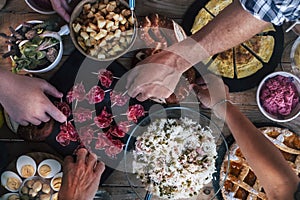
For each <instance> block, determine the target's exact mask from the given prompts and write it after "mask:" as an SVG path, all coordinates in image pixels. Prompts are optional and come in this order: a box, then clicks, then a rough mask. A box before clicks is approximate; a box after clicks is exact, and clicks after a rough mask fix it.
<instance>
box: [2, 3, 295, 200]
mask: <svg viewBox="0 0 300 200" xmlns="http://www.w3.org/2000/svg"><path fill="white" fill-rule="evenodd" d="M193 1H194V0H147V1H140V0H137V1H136V14H137V16H139V17H142V16H145V15H147V14H149V13H152V12H157V13H160V14H162V15H165V16H168V17H170V18H172V19H174V20H176V21H177V22H179V23H180V22H181V21H182V18H183V14H184V13H185V12H186V10H187V8H188V7H189V6H190V5H191V4H192V3H193ZM50 17H56V18H57V19H58V20H60V18H59V17H58V16H57V15H41V14H38V13H36V12H34V11H32V10H31V9H30V8H29V7H28V6H27V5H26V4H25V1H22V0H21V1H20V0H8V1H7V4H6V6H5V7H4V8H3V9H2V10H0V32H4V33H9V32H8V27H9V26H12V27H16V26H17V25H19V24H20V23H22V22H24V21H27V20H33V19H38V20H45V19H48V18H50ZM286 26H287V25H284V28H285V27H286ZM295 39H296V35H295V34H294V33H293V32H290V33H285V34H284V44H285V45H284V46H285V47H286V46H287V49H286V51H284V54H283V57H282V66H280V65H279V66H278V67H277V69H276V70H281V69H282V67H287V66H289V65H290V60H289V53H288V52H289V49H288V48H290V46H291V45H290V44H291V42H292V41H294V40H295ZM63 42H64V56H63V59H62V62H61V63H63V62H64V61H65V60H66V59H67V58H68V56H69V55H70V53H71V52H72V51H73V50H74V46H73V44H72V43H71V41H70V38H69V37H64V38H63ZM6 51H7V45H6V44H5V43H4V40H3V39H2V38H0V56H2V54H3V53H5V52H6ZM129 60H130V58H128V57H122V58H119V59H118V61H119V62H120V63H122V64H123V65H124V66H128V65H129V63H130V62H129ZM0 66H1V67H4V68H7V69H10V67H11V63H10V60H9V59H5V60H4V59H2V58H0ZM54 72H55V70H54ZM54 72H51V73H47V74H42V75H41V77H44V78H48V77H51V75H52V74H53V73H54ZM255 93H256V88H253V89H250V90H247V91H244V92H237V93H231V94H230V96H231V99H232V101H233V102H234V103H235V104H236V105H237V106H238V107H239V108H240V109H241V111H242V112H243V113H244V114H245V115H246V116H247V117H249V119H250V120H251V121H252V122H254V123H270V122H271V121H269V120H268V119H267V118H266V117H264V116H263V115H262V114H261V113H260V111H259V110H258V107H257V104H256V100H255ZM0 95H1V94H0ZM207 112H209V111H207ZM299 124H300V117H298V118H297V119H295V120H293V121H292V122H289V123H284V124H281V125H283V126H285V127H287V128H290V129H292V130H294V131H295V132H296V133H298V134H300V129H299ZM0 132H1V134H0V139H7V141H5V142H1V143H0V145H1V146H3V145H4V146H5V147H6V152H5V157H6V158H7V162H11V161H12V160H13V159H14V158H15V157H16V156H18V155H21V154H24V153H28V152H35V151H43V152H48V153H52V154H56V155H57V152H56V151H55V150H54V149H52V148H51V147H50V146H49V145H47V144H45V143H30V142H22V141H19V142H18V141H15V139H18V138H17V136H16V135H15V134H14V133H12V132H11V131H10V130H9V129H8V128H7V127H6V126H4V127H3V128H1V129H0ZM223 133H224V134H225V135H229V134H230V132H229V131H228V128H227V127H226V126H225V127H223ZM1 153H2V154H3V151H1ZM58 156H59V155H58ZM209 189H211V188H209ZM100 190H102V191H105V192H107V194H109V196H110V198H111V199H116V200H126V199H128V200H132V199H137V197H136V195H135V194H134V192H133V191H132V189H131V187H130V186H129V184H128V182H127V179H126V177H125V175H124V173H122V172H118V171H115V172H114V173H113V174H112V175H111V176H110V177H109V178H108V179H107V180H106V181H105V183H104V184H103V186H102V187H101V188H100ZM141 190H142V189H141ZM203 195H204V196H205V194H203ZM110 198H108V197H107V198H103V199H110ZM199 199H202V198H200V197H199Z"/></svg>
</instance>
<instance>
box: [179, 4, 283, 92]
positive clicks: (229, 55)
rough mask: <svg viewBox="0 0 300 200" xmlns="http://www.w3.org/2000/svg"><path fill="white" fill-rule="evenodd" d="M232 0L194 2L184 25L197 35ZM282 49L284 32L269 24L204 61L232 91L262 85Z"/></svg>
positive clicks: (185, 17) (278, 60) (189, 33)
mask: <svg viewBox="0 0 300 200" xmlns="http://www.w3.org/2000/svg"><path fill="white" fill-rule="evenodd" d="M232 2H233V1H232V0H226V1H216V0H210V1H208V0H206V1H195V2H194V3H193V4H192V5H191V6H190V8H189V9H188V10H187V12H186V14H185V16H184V20H183V22H182V27H183V29H184V30H185V32H186V33H187V35H191V34H195V33H196V32H197V31H199V30H200V29H202V28H203V27H204V26H205V25H206V24H208V23H209V22H210V21H211V20H213V19H214V17H215V16H217V15H218V14H219V13H220V12H221V11H222V10H223V9H224V8H226V7H227V6H228V5H230V4H231V3H232ZM282 52H283V31H282V28H281V27H277V26H273V25H270V26H269V27H267V28H266V29H265V30H263V31H262V32H261V33H259V34H256V35H255V36H254V37H252V38H251V39H250V40H248V41H246V42H243V43H241V44H240V45H238V46H235V47H234V48H232V49H229V50H227V51H224V52H222V53H219V54H217V55H214V56H212V57H210V58H209V59H208V60H206V61H205V63H204V64H205V66H206V67H207V69H208V70H209V71H211V72H213V73H215V74H217V75H220V76H222V77H223V80H224V82H225V83H226V84H227V85H228V86H229V89H230V91H232V92H236V91H243V90H247V89H250V88H253V87H255V86H257V85H258V84H259V82H260V81H261V80H262V78H263V77H265V76H266V75H267V74H269V73H271V72H273V71H274V70H275V68H276V67H277V65H278V63H279V62H280V58H281V54H282Z"/></svg>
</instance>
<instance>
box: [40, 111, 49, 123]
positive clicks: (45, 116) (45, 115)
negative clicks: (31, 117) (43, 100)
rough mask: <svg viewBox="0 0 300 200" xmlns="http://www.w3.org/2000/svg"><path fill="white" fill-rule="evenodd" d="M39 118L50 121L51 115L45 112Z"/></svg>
mask: <svg viewBox="0 0 300 200" xmlns="http://www.w3.org/2000/svg"><path fill="white" fill-rule="evenodd" d="M38 119H39V120H40V121H42V122H48V121H50V116H49V115H47V114H46V113H44V114H43V115H40V116H39V117H38Z"/></svg>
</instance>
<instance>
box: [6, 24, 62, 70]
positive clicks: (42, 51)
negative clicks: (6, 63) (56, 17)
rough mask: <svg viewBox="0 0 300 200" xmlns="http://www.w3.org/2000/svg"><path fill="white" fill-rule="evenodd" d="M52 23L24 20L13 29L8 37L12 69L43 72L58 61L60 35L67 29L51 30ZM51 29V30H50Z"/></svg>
mask: <svg viewBox="0 0 300 200" xmlns="http://www.w3.org/2000/svg"><path fill="white" fill-rule="evenodd" d="M52 26H54V25H52V24H51V23H50V22H44V21H40V20H30V21H26V22H24V23H22V24H20V25H19V26H17V27H16V28H15V29H14V30H13V29H12V27H10V31H11V32H12V35H11V36H6V37H7V38H8V41H9V44H10V45H8V52H7V53H6V54H4V57H7V56H8V55H10V58H11V60H12V65H13V71H14V72H19V71H20V70H24V71H25V72H28V73H44V72H48V71H50V70H52V69H54V68H55V67H56V66H57V65H58V64H59V62H60V60H61V58H62V54H63V43H62V38H61V35H64V34H66V33H67V31H65V28H64V30H61V31H59V32H54V31H52V29H53V27H52ZM50 29H51V30H50Z"/></svg>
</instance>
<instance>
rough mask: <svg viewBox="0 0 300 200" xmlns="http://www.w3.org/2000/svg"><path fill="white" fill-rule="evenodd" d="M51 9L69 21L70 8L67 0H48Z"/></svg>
mask: <svg viewBox="0 0 300 200" xmlns="http://www.w3.org/2000/svg"><path fill="white" fill-rule="evenodd" d="M50 2H51V5H52V7H53V9H54V10H55V11H56V12H57V13H58V14H59V15H60V16H61V17H62V18H63V19H64V20H66V22H70V14H69V13H71V11H72V9H71V7H70V6H69V4H68V2H67V0H50Z"/></svg>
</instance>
